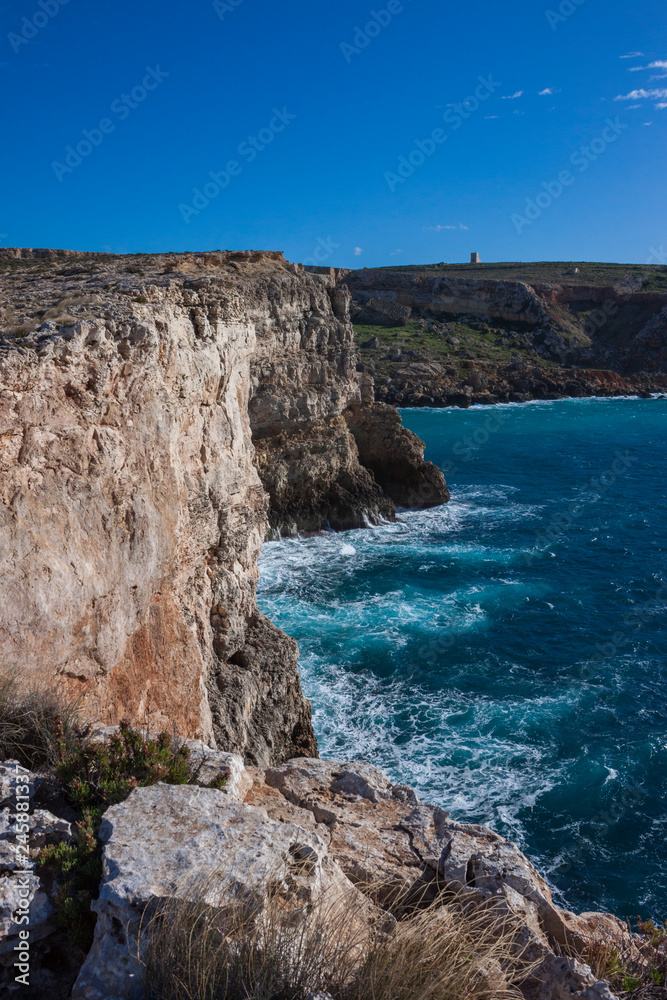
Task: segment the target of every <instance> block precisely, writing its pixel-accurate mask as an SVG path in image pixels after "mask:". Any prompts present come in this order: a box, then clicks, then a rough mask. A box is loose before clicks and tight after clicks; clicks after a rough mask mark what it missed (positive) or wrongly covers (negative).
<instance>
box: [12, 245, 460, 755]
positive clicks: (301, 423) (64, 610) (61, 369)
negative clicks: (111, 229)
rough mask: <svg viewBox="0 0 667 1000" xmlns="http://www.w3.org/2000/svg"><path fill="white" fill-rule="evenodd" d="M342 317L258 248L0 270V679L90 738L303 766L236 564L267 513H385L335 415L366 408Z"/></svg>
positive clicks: (296, 707) (291, 709) (292, 653)
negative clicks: (117, 725) (103, 732)
mask: <svg viewBox="0 0 667 1000" xmlns="http://www.w3.org/2000/svg"><path fill="white" fill-rule="evenodd" d="M347 302H348V299H347V296H346V295H345V294H344V293H342V292H341V291H340V290H337V289H336V288H335V285H334V283H333V282H332V281H330V280H328V279H326V278H325V277H319V276H313V275H308V274H305V273H304V272H303V269H301V268H299V267H297V266H295V265H291V264H288V263H287V262H286V261H285V260H284V259H283V258H282V255H281V254H261V253H258V254H250V253H248V254H243V253H241V254H202V255H180V256H176V255H167V256H164V257H148V256H139V257H133V258H114V257H108V256H105V255H79V256H71V255H70V256H61V255H60V254H58V253H50V252H46V251H40V252H37V253H32V255H31V253H30V252H29V251H20V252H16V251H3V252H2V254H1V255H0V325H1V329H2V332H3V333H4V334H5V336H4V337H3V338H2V339H1V340H0V560H1V562H0V594H1V596H0V662H2V663H3V665H4V666H5V667H9V668H12V667H14V668H16V669H19V670H20V671H22V672H24V673H25V675H26V676H34V677H37V676H39V677H42V678H46V679H48V680H49V681H51V679H52V678H55V679H56V682H57V683H58V684H59V685H61V686H62V687H63V688H65V689H67V690H68V691H69V692H71V693H76V694H80V695H81V696H82V698H83V699H84V704H85V706H86V709H87V711H88V713H89V714H90V715H91V716H92V717H93V718H95V719H97V720H102V721H106V722H110V723H111V722H116V721H118V720H119V719H121V718H123V717H129V718H130V719H132V720H133V721H135V722H139V721H141V720H143V719H145V718H146V717H147V716H150V718H151V721H152V724H153V725H154V726H156V727H162V726H169V727H171V726H172V725H175V726H176V727H177V728H178V730H179V731H181V732H183V733H186V734H189V735H192V736H198V737H201V738H203V739H204V740H206V741H207V742H210V743H212V742H213V741H217V743H218V744H219V745H220V746H222V747H224V748H225V749H228V750H236V751H238V752H240V753H241V754H242V755H244V756H246V758H247V759H249V760H251V761H254V762H256V763H261V764H268V763H270V762H278V761H281V760H284V759H286V758H288V757H292V756H294V755H300V754H313V753H315V752H316V747H315V741H314V736H313V732H312V727H311V724H310V706H309V704H308V703H307V702H306V700H305V699H304V698H303V696H302V693H301V688H300V684H299V679H298V673H297V648H296V643H295V642H294V641H293V640H291V639H289V638H288V637H287V636H285V635H284V634H283V633H281V632H280V631H279V630H278V629H276V628H274V626H273V625H271V623H270V622H268V621H267V620H266V619H265V618H264V617H263V616H262V615H261V614H260V613H259V611H258V609H257V606H256V602H255V587H256V581H257V556H258V553H259V550H260V547H261V545H262V542H263V540H264V537H265V535H266V532H267V518H268V515H269V509H270V516H271V521H272V523H273V525H274V526H275V527H276V528H283V529H284V528H288V529H291V530H295V529H297V528H307V529H316V528H320V527H322V526H324V525H326V523H327V522H331V523H332V525H333V526H335V527H349V526H354V525H356V524H361V523H363V522H364V520H368V519H370V520H372V519H373V518H378V517H379V516H384V517H391V516H393V513H394V510H395V506H394V502H393V500H392V499H391V489H390V490H389V492H388V493H387V492H385V491H384V490H383V489H382V486H381V485H380V484H379V483H378V482H377V481H376V480H375V478H374V476H373V473H372V471H370V469H369V468H366V467H364V466H363V465H362V464H361V463H360V461H359V451H358V448H357V445H356V443H355V439H354V436H353V433H352V432H351V431H350V429H349V425H348V423H347V421H346V419H345V414H346V413H347V412H348V411H349V410H350V408H351V407H357V408H359V407H360V408H361V409H362V410H364V408H365V409H367V410H369V412H372V409H373V405H374V404H373V402H372V399H373V396H372V387H371V386H368V385H367V386H366V387H365V388H364V387H363V386H362V382H361V380H360V378H359V376H358V375H357V373H356V358H355V354H354V348H353V340H352V330H351V327H350V324H349V322H348V317H347ZM395 432H396V433H395V435H394V443H393V447H394V451H395V453H396V466H397V470H398V471H397V475H398V478H399V479H400V466H401V461H402V460H401V454H403V464H404V467H405V468H406V470H407V471H408V473H409V476H410V477H412V479H414V481H415V482H416V483H417V486H418V485H419V475H420V474H419V470H420V469H421V470H422V472H423V474H424V475H425V476H426V477H427V478H428V481H429V484H430V489H431V492H430V494H429V500H428V502H429V503H432V502H436V498H435V494H434V492H433V485H434V484H435V486H436V489H439V499H440V501H442V500H444V499H445V498H446V496H447V494H446V487H445V485H444V480H443V479H442V475H441V474H438V473H437V472H436V471H435V470H433V469H432V468H430V467H428V466H425V465H424V463H423V461H421V459H423V448H422V450H421V455H420V454H419V452H420V445H419V443H418V442H417V440H416V439H415V438H414V436H412V435H408V433H407V432H404V433H401V432H400V427H399V424H398V423H397V424H396V426H395ZM406 435H407V437H406ZM253 437H254V440H255V448H253ZM264 487H266V489H265V488H264ZM267 491H268V496H267ZM394 492H396V491H394ZM419 502H420V501H419V500H418V501H417V502H416V503H415V505H419Z"/></svg>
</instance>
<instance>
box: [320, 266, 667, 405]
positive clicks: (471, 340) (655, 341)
mask: <svg viewBox="0 0 667 1000" xmlns="http://www.w3.org/2000/svg"><path fill="white" fill-rule="evenodd" d="M490 267H491V270H492V272H493V271H494V266H493V265H491V266H490ZM505 267H506V269H507V270H508V271H510V270H512V271H515V272H520V271H521V266H520V265H506V266H505ZM527 267H528V270H529V271H530V270H531V266H530V265H528V266H527ZM596 267H599V268H602V269H603V270H604V268H603V266H602V265H599V266H596V265H591V266H590V269H591V271H592V272H594V271H595V269H596ZM532 269H533V270H534V271H536V272H539V271H543V272H544V271H546V269H547V266H546V265H534V266H532ZM470 270H475V269H474V268H471V269H470ZM495 270H498V271H499V272H502V270H503V268H495ZM553 270H554V271H557V270H558V266H557V265H553ZM607 270H610V271H612V272H614V271H618V272H622V270H623V269H622V268H620V267H619V268H615V267H611V268H608V269H607ZM638 270H639V271H641V270H642V269H638ZM649 270H650V269H649ZM663 270H664V269H663ZM482 273H483V272H482ZM333 279H334V280H335V281H336V282H338V284H339V287H341V288H346V289H349V290H350V291H351V294H352V299H353V301H352V307H351V313H352V317H353V320H354V323H355V324H356V325H357V326H358V327H359V330H360V331H364V333H363V335H361V334H360V337H359V345H360V347H361V348H362V349H361V356H360V365H359V368H360V371H362V372H364V373H365V374H367V375H368V376H369V377H372V378H373V379H374V382H375V392H376V399H378V400H382V401H385V402H387V403H390V404H392V405H394V406H469V405H471V404H472V403H487V404H493V403H505V402H524V401H526V400H529V399H558V398H562V397H564V396H598V395H599V396H614V395H626V394H628V395H629V394H635V393H636V394H639V395H650V394H651V393H656V392H664V391H665V389H666V388H667V293H666V292H664V291H661V290H660V288H661V287H663V286H664V284H665V281H664V277H663V276H662V275H649V276H648V277H647V276H643V277H639V276H635V277H632V276H627V279H625V280H618V281H617V282H616V283H601V284H587V283H586V282H585V281H582V280H579V279H578V278H577V280H576V281H574V280H573V279H572V278H570V279H569V280H570V281H571V282H572V283H569V284H568V283H567V280H568V279H567V278H565V279H564V281H565V283H563V284H556V283H553V284H550V283H544V282H533V283H532V284H529V283H528V282H527V281H520V280H518V279H517V280H510V279H509V278H508V279H506V280H504V279H497V278H496V279H493V278H484V277H481V276H480V277H471V276H464V275H461V274H458V275H457V274H456V273H453V272H449V271H447V270H446V269H445V270H441V269H438V268H431V269H429V268H424V269H419V268H414V269H410V270H406V271H401V270H400V269H396V268H387V269H377V270H362V271H337V272H334V273H333ZM651 283H653V285H655V287H645V286H650V285H651ZM383 331H384V332H383ZM371 334H373V335H371Z"/></svg>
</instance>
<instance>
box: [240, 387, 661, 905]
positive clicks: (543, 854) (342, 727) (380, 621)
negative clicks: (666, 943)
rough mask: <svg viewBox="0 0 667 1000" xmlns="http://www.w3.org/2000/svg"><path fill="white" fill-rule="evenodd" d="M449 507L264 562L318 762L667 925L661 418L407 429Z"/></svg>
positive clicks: (503, 409) (629, 404) (547, 416)
mask: <svg viewBox="0 0 667 1000" xmlns="http://www.w3.org/2000/svg"><path fill="white" fill-rule="evenodd" d="M401 413H402V416H403V420H404V423H405V424H406V425H407V426H408V427H409V428H410V429H411V430H413V431H415V432H416V433H417V434H418V435H419V436H420V437H421V438H422V439H423V440H424V441H425V442H426V457H427V458H428V459H430V460H431V461H433V462H435V463H437V464H438V465H440V466H441V467H442V468H443V469H444V470H445V471H446V475H447V480H448V483H449V486H450V489H451V494H452V499H451V502H450V503H449V504H447V505H445V506H443V507H439V508H435V509H431V510H425V511H400V512H399V515H398V517H399V519H398V522H397V523H395V524H382V525H379V526H377V527H374V528H372V529H369V530H359V531H350V532H346V533H342V534H334V533H325V534H323V535H320V536H317V537H310V538H303V539H301V538H295V539H287V540H283V541H278V542H271V543H268V544H267V545H265V547H264V549H263V553H262V557H261V578H260V585H259V603H260V607H261V609H262V610H263V611H264V612H265V614H267V615H268V616H269V617H270V618H271V620H272V621H273V622H275V623H276V624H277V625H278V626H279V627H280V628H282V629H284V630H285V631H286V632H288V633H289V634H290V635H293V636H295V637H296V638H297V639H298V641H299V647H300V671H301V677H302V681H303V686H304V689H305V692H306V694H307V696H308V697H309V698H311V699H312V703H313V714H314V725H315V730H316V733H317V738H318V740H319V746H320V753H321V756H322V757H324V758H329V759H336V760H356V759H364V760H367V761H370V762H371V763H373V764H375V765H377V766H378V767H380V768H382V769H383V770H384V771H385V772H386V773H387V774H388V775H389V776H390V778H391V779H392V780H393V781H394V782H397V783H404V784H409V785H412V786H413V787H414V788H415V789H416V791H417V793H418V794H419V796H420V797H421V798H422V799H423V800H425V801H429V802H432V803H435V804H437V805H440V806H442V807H443V808H445V809H447V810H449V811H450V813H451V814H452V816H453V817H454V818H456V819H459V820H463V821H466V822H473V823H482V824H486V825H488V826H491V827H492V828H493V829H495V830H496V831H497V832H499V833H501V834H502V835H503V836H505V837H507V838H508V839H509V840H512V841H514V842H515V843H516V844H518V846H519V847H520V848H521V850H522V851H523V852H524V853H525V854H526V855H527V856H528V857H529V858H530V860H531V861H532V862H533V863H534V864H535V865H536V866H537V868H538V870H539V871H540V872H541V874H542V875H543V876H544V877H546V878H547V880H548V881H549V883H550V885H551V887H552V889H553V891H554V894H555V898H556V900H557V902H558V903H559V904H561V905H565V906H567V907H569V908H571V909H575V910H577V911H584V910H609V911H611V912H613V913H616V914H617V915H618V916H621V917H627V918H629V919H634V918H636V917H637V916H642V917H644V918H645V917H652V918H654V919H660V920H664V919H665V918H667V632H666V630H665V623H666V619H667V461H666V460H667V399H659V398H653V399H635V398H615V399H565V400H557V401H540V402H533V403H523V404H507V405H498V406H491V407H489V406H485V407H472V408H471V409H468V410H463V409H409V410H402V411H401Z"/></svg>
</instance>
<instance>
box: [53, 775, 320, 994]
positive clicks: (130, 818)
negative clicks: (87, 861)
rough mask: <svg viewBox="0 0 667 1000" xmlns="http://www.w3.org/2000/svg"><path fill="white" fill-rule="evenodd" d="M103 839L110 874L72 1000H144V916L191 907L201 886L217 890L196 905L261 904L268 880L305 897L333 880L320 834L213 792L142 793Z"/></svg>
mask: <svg viewBox="0 0 667 1000" xmlns="http://www.w3.org/2000/svg"><path fill="white" fill-rule="evenodd" d="M101 838H102V840H103V841H104V842H105V849H104V875H103V882H102V888H101V892H100V897H99V899H98V900H96V901H95V902H94V903H93V908H94V910H95V911H96V913H97V914H98V920H97V925H96V929H95V940H94V943H93V947H92V949H91V951H90V953H89V955H88V958H87V959H86V962H85V963H84V965H83V968H82V969H81V972H80V975H79V977H78V979H77V982H76V984H75V987H74V991H73V993H72V996H73V998H74V1000H106V998H107V997H108V996H115V997H119V998H121V1000H135V998H136V1000H140V998H141V996H142V985H141V967H140V963H139V961H138V960H137V958H136V952H137V941H138V932H139V929H140V924H141V920H142V917H144V918H145V917H146V916H150V912H151V907H153V906H154V905H155V902H156V900H160V899H165V898H175V897H184V898H187V896H188V892H189V890H191V889H192V886H193V884H196V883H197V881H198V880H201V879H202V878H205V877H208V878H209V882H208V883H207V885H206V891H205V892H204V893H203V897H202V894H198V898H200V899H201V898H203V899H204V901H206V902H209V903H211V905H214V904H215V903H216V902H219V901H220V899H221V898H224V896H225V894H227V895H228V896H230V895H231V894H232V893H233V894H234V895H235V896H238V894H239V893H244V894H247V895H248V896H249V897H254V898H260V899H262V898H263V897H264V894H265V893H266V884H267V878H271V879H272V880H283V879H290V878H292V879H299V878H301V879H303V882H304V884H303V885H302V886H301V891H302V892H303V893H305V894H308V893H309V892H310V893H317V892H319V891H320V889H321V888H322V887H323V886H324V884H325V883H326V882H327V879H328V875H327V873H326V872H325V871H324V866H323V861H324V858H325V856H326V853H327V852H326V846H325V844H324V842H323V841H322V840H321V838H320V837H318V836H317V834H316V833H314V832H312V831H308V830H304V829H302V828H301V827H299V826H297V825H296V824H292V823H278V822H276V821H274V820H271V819H269V817H268V815H267V813H266V811H265V810H263V809H260V808H254V807H252V806H247V805H243V804H241V803H234V802H230V801H229V798H228V797H227V796H226V795H225V794H224V793H222V792H220V791H217V790H215V789H206V788H197V787H193V786H187V785H186V786H182V785H181V786H173V785H161V784H160V785H155V786H153V787H151V788H141V789H136V790H135V791H134V792H132V794H131V795H130V797H129V798H128V799H127V800H126V801H125V802H123V803H122V804H120V805H117V806H113V807H112V808H111V809H109V810H108V811H107V812H106V814H105V816H104V820H103V822H102V828H101ZM304 863H307V866H308V875H307V876H305V877H304V876H303V865H304ZM149 904H150V905H149ZM147 907H148V909H147Z"/></svg>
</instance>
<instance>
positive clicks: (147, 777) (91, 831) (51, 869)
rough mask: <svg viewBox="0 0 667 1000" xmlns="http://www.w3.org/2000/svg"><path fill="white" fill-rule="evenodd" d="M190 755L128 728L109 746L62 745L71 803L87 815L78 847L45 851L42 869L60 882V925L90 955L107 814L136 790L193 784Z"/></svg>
mask: <svg viewBox="0 0 667 1000" xmlns="http://www.w3.org/2000/svg"><path fill="white" fill-rule="evenodd" d="M189 756H190V751H189V750H188V748H187V747H185V746H183V745H182V744H179V743H178V742H177V741H176V740H174V739H172V737H170V736H169V735H168V734H167V733H161V734H160V735H159V736H157V737H155V738H153V739H152V738H151V737H150V735H149V734H148V733H146V734H144V733H142V732H140V731H138V730H136V729H133V728H132V726H131V725H130V724H129V723H128V722H122V723H121V725H120V728H119V731H118V732H117V733H115V734H114V735H113V736H112V737H111V739H110V740H109V741H108V742H103V743H100V742H94V741H91V740H90V739H88V738H83V737H82V738H80V739H78V740H71V741H69V743H68V742H67V741H64V740H61V741H60V742H59V743H58V744H57V757H58V762H57V764H56V774H57V775H58V777H59V778H60V781H61V782H62V785H63V787H64V791H65V794H66V796H67V798H68V799H69V801H70V803H71V804H72V805H73V806H74V807H75V808H77V809H79V810H81V813H82V818H81V820H80V822H79V823H78V824H77V835H76V841H75V843H74V844H65V843H64V842H62V843H59V844H56V845H51V846H47V847H45V848H44V849H43V850H42V851H41V852H40V855H39V865H40V868H41V869H42V870H43V871H44V872H45V873H50V874H51V875H52V876H53V877H54V878H55V879H56V881H57V882H58V887H57V891H56V894H55V898H56V904H57V906H58V922H59V924H60V926H61V927H63V928H64V929H66V930H67V932H68V936H69V938H70V940H71V941H72V942H73V943H75V944H77V945H79V946H80V947H82V948H84V949H87V948H89V947H90V945H91V944H92V938H93V932H94V929H95V915H94V914H93V912H92V911H91V908H90V904H91V901H92V900H93V899H94V898H96V896H97V893H98V890H99V884H100V880H101V878H102V845H101V844H100V841H99V836H98V834H99V829H100V823H101V820H102V815H103V813H104V811H105V810H106V809H107V808H108V807H109V806H111V805H115V804H116V803H118V802H122V801H124V799H126V798H127V797H128V795H129V794H130V792H131V791H132V789H134V788H138V787H140V786H146V785H154V784H156V782H158V781H165V782H167V784H172V785H183V784H187V782H188V780H189V779H190V777H191V772H190V767H189V763H188V758H189Z"/></svg>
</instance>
